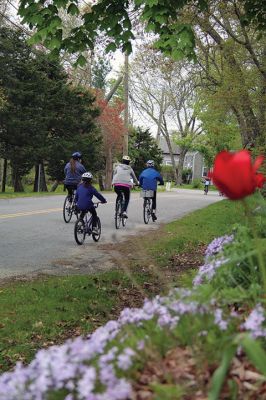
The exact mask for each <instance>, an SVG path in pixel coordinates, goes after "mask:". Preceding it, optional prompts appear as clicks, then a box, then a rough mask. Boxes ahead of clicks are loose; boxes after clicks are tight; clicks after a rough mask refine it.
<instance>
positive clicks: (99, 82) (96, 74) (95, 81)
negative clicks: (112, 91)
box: [92, 58, 111, 90]
mask: <svg viewBox="0 0 266 400" xmlns="http://www.w3.org/2000/svg"><path fill="white" fill-rule="evenodd" d="M110 71H111V65H110V61H109V60H108V59H104V58H98V59H97V60H96V61H95V62H94V64H93V69H92V85H93V87H95V88H97V89H102V90H105V88H106V77H107V75H108V74H109V72H110Z"/></svg>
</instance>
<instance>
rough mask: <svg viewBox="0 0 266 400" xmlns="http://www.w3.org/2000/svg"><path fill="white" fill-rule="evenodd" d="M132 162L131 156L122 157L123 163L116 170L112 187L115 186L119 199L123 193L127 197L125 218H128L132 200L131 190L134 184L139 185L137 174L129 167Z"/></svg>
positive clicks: (124, 209)
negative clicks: (129, 205) (128, 209)
mask: <svg viewBox="0 0 266 400" xmlns="http://www.w3.org/2000/svg"><path fill="white" fill-rule="evenodd" d="M130 161H131V160H130V157H129V156H123V157H122V163H121V164H118V165H117V166H116V167H115V169H114V173H113V180H112V185H113V186H114V189H115V192H116V194H117V198H118V197H119V196H120V195H121V193H124V195H125V204H124V207H123V210H122V213H123V217H124V218H128V216H127V208H128V204H129V199H130V189H132V187H133V182H135V184H136V185H138V184H139V182H138V180H137V177H136V175H135V172H134V171H133V169H132V168H131V166H130V165H129V163H130Z"/></svg>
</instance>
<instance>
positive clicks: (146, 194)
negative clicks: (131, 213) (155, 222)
mask: <svg viewBox="0 0 266 400" xmlns="http://www.w3.org/2000/svg"><path fill="white" fill-rule="evenodd" d="M140 195H141V197H143V199H144V201H143V220H144V223H145V224H146V225H147V224H148V223H149V221H150V218H151V216H152V198H153V195H154V192H153V190H142V191H141V194H140Z"/></svg>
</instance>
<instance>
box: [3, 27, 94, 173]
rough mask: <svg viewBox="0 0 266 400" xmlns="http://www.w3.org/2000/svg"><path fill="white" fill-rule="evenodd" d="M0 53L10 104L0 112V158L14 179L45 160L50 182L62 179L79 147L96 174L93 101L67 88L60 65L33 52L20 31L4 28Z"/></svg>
mask: <svg viewBox="0 0 266 400" xmlns="http://www.w3.org/2000/svg"><path fill="white" fill-rule="evenodd" d="M0 49H1V56H0V71H1V72H0V79H1V80H2V81H3V88H4V89H5V94H6V99H7V102H6V105H5V107H4V108H3V109H0V116H1V123H0V124H1V125H0V126H1V130H0V155H1V154H2V155H5V157H6V158H7V159H9V160H10V163H11V167H12V169H13V174H14V176H15V178H16V179H17V180H18V179H21V177H22V176H24V175H25V174H26V173H27V172H28V171H29V170H30V169H31V168H32V166H33V165H35V164H39V163H40V162H42V161H43V160H45V161H47V162H48V171H49V173H50V174H51V177H52V178H54V179H59V180H61V179H63V166H64V164H65V162H66V161H67V160H68V159H69V157H70V154H71V153H72V152H73V151H75V150H76V149H77V143H78V147H79V149H80V150H81V149H82V150H83V152H84V155H85V158H86V155H87V159H89V160H90V162H89V163H88V167H90V168H91V169H95V168H96V164H97V163H98V157H97V151H99V147H100V145H101V142H100V139H99V135H98V134H97V131H96V130H95V127H94V123H93V120H94V118H95V117H97V116H98V115H99V111H98V109H97V108H95V106H94V96H93V95H92V94H91V93H90V92H89V91H88V90H83V89H81V88H78V87H72V86H71V85H69V84H68V83H67V76H66V74H65V73H64V71H63V69H62V67H61V66H60V64H59V63H58V61H56V60H54V61H53V63H51V61H50V59H49V58H48V56H47V55H46V54H45V53H42V52H37V51H35V52H34V53H33V51H32V49H31V48H30V47H29V45H28V44H27V43H26V41H25V38H24V37H23V36H22V35H21V34H20V33H19V32H15V31H11V30H9V29H7V28H2V29H1V30H0ZM90 153H91V155H90V156H89V154H90Z"/></svg>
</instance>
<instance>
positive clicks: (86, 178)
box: [81, 172, 93, 181]
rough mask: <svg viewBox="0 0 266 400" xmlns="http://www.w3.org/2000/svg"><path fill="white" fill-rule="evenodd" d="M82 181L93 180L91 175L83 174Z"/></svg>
mask: <svg viewBox="0 0 266 400" xmlns="http://www.w3.org/2000/svg"><path fill="white" fill-rule="evenodd" d="M81 178H82V180H83V181H91V180H92V178H93V175H92V174H91V173H90V172H84V174H82V176H81Z"/></svg>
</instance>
